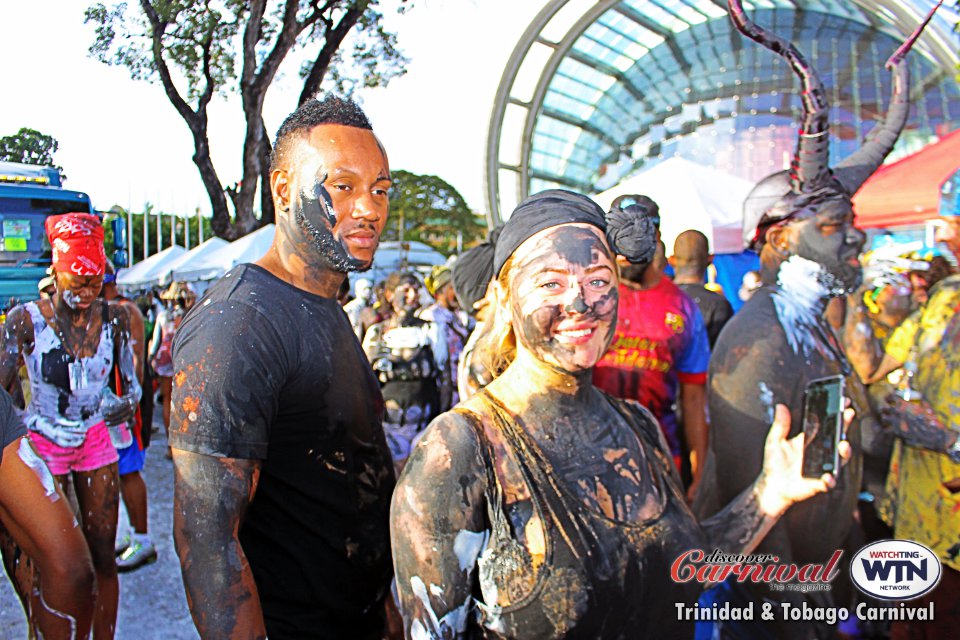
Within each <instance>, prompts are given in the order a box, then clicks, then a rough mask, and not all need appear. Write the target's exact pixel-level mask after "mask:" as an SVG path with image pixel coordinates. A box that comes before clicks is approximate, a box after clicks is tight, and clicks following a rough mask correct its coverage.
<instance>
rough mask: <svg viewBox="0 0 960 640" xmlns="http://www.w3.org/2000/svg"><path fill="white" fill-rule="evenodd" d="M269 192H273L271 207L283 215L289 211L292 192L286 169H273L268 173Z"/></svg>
mask: <svg viewBox="0 0 960 640" xmlns="http://www.w3.org/2000/svg"><path fill="white" fill-rule="evenodd" d="M270 190H271V192H273V206H274V207H275V208H276V209H277V210H278V211H282V212H284V213H286V212H288V211H290V200H291V195H292V190H291V188H290V176H289V174H287V171H286V169H274V170H273V171H271V172H270Z"/></svg>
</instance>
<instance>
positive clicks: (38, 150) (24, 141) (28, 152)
mask: <svg viewBox="0 0 960 640" xmlns="http://www.w3.org/2000/svg"><path fill="white" fill-rule="evenodd" d="M59 147H60V143H59V142H57V139H56V138H54V137H53V136H48V135H46V134H43V133H40V132H39V131H37V130H36V129H29V128H27V127H21V129H20V131H17V132H16V133H15V134H13V135H12V136H3V137H2V138H0V160H2V161H5V162H22V163H23V164H37V165H43V166H47V167H54V168H56V169H59V170H60V173H61V176H62V177H66V176H63V175H62V174H63V169H61V168H60V167H59V166H57V165H55V164H54V163H53V154H55V153H56V152H57V149H58V148H59Z"/></svg>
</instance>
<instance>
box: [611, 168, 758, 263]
mask: <svg viewBox="0 0 960 640" xmlns="http://www.w3.org/2000/svg"><path fill="white" fill-rule="evenodd" d="M752 188H753V183H751V182H749V181H747V180H744V179H742V178H738V177H736V176H733V175H730V174H727V173H724V172H722V171H717V170H716V169H711V168H710V167H705V166H703V165H700V164H697V163H695V162H691V161H690V160H685V159H683V158H676V157H674V158H668V159H666V160H664V161H663V162H661V163H659V164H657V165H656V166H654V167H651V168H650V169H648V170H647V171H644V172H642V173H639V174H637V175H635V176H633V177H630V178H627V179H626V180H624V181H623V182H621V183H620V184H618V185H617V186H615V187H613V188H611V189H608V190H607V191H604V192H602V193H599V194H597V195H595V196H593V200H594V201H595V202H596V203H597V204H599V205H600V206H601V207H603V210H604V211H606V210H608V209H609V208H610V205H611V204H612V203H613V201H614V200H615V199H616V198H617V197H618V196H621V195H624V194H641V195H645V196H649V197H650V198H652V199H653V200H654V201H655V202H656V203H657V204H658V205H659V206H660V236H661V239H662V240H663V242H664V244H665V245H666V247H667V255H671V254H672V253H673V242H674V240H676V238H677V236H678V235H680V234H681V233H682V232H684V231H686V230H687V229H696V230H698V231H700V232H702V233H703V234H704V235H705V236H707V240H709V241H710V248H711V251H712V252H713V253H718V254H719V253H740V252H741V251H742V250H743V246H742V240H741V228H742V213H741V212H742V210H743V201H744V199H745V198H746V196H747V194H748V193H749V192H750V189H752Z"/></svg>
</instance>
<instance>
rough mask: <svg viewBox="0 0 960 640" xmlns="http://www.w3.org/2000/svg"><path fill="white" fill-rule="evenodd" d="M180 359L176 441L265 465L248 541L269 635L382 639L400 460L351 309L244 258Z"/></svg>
mask: <svg viewBox="0 0 960 640" xmlns="http://www.w3.org/2000/svg"><path fill="white" fill-rule="evenodd" d="M173 357H174V369H175V371H176V372H177V373H176V384H175V385H174V395H173V405H174V412H175V413H174V419H173V420H171V429H170V442H171V444H172V445H173V446H174V447H177V448H180V449H184V450H187V451H193V452H197V453H203V454H207V455H213V456H223V457H231V458H247V459H257V460H262V461H263V464H262V468H261V472H260V480H259V485H258V488H257V492H256V495H255V496H254V499H253V501H252V503H251V504H250V507H249V509H248V511H247V514H246V517H245V519H244V522H243V523H242V525H241V529H240V543H241V545H242V547H243V550H244V553H245V554H246V556H247V559H248V560H249V561H250V566H251V568H252V570H253V575H254V579H255V581H256V583H257V589H258V591H259V595H260V601H261V605H262V608H263V613H264V618H265V622H266V625H267V633H268V635H269V636H270V637H271V638H281V637H291V638H346V637H351V638H367V637H370V638H379V637H380V636H381V633H382V625H383V606H382V605H383V598H384V596H385V595H386V592H387V590H388V588H389V582H390V579H391V576H392V566H391V556H390V536H389V510H390V495H391V493H392V491H393V486H394V476H393V466H392V462H391V459H390V451H389V449H388V448H387V444H386V440H385V438H384V435H383V428H382V426H381V418H382V415H383V398H382V396H381V395H380V387H379V384H378V383H377V380H376V379H375V378H374V377H373V373H372V371H371V369H370V365H369V364H368V362H367V359H366V357H365V356H364V354H363V351H362V350H361V348H360V344H359V343H358V342H357V337H356V335H355V334H354V333H353V329H352V327H351V326H350V321H349V320H348V319H347V316H346V314H345V313H344V312H343V310H342V309H341V307H340V305H339V304H337V301H336V300H334V299H330V298H322V297H319V296H315V295H312V294H310V293H307V292H305V291H302V290H301V289H298V288H296V287H294V286H292V285H290V284H288V283H286V282H284V281H282V280H280V279H278V278H276V277H275V276H273V275H272V274H270V273H269V272H267V271H266V270H264V269H262V268H260V267H257V266H255V265H241V266H240V267H237V268H236V269H234V270H233V271H231V272H230V273H228V274H227V275H226V276H224V277H223V278H222V279H221V280H220V281H219V282H217V283H216V284H214V285H213V286H212V287H211V288H210V289H209V291H208V292H207V294H206V295H205V296H204V298H203V299H202V300H200V301H199V302H198V303H197V304H196V306H195V307H194V308H193V309H191V311H190V312H189V313H188V314H187V316H186V317H185V318H184V321H183V323H182V324H181V326H180V328H179V329H178V330H177V334H176V337H175V339H174V345H173ZM195 399H199V401H197V400H195Z"/></svg>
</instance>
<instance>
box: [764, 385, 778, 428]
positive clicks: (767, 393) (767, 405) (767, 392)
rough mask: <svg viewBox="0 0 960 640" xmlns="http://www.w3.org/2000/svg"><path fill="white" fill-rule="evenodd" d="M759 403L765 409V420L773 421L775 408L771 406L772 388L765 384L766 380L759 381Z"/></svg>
mask: <svg viewBox="0 0 960 640" xmlns="http://www.w3.org/2000/svg"><path fill="white" fill-rule="evenodd" d="M760 403H761V404H763V407H764V409H766V410H767V420H768V421H769V422H773V418H774V415H775V413H776V409H775V407H774V406H773V390H772V389H770V387H768V386H767V383H766V382H763V381H761V382H760Z"/></svg>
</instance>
